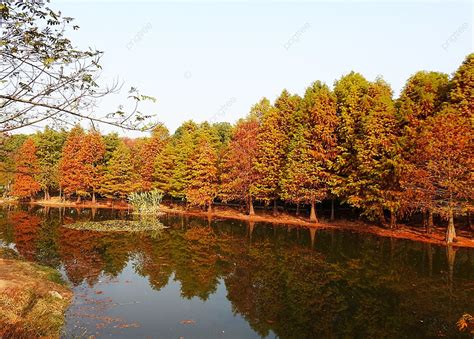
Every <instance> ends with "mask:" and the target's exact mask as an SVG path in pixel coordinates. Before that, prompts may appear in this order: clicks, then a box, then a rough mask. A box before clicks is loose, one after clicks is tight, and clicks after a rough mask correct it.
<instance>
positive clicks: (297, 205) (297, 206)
mask: <svg viewBox="0 0 474 339" xmlns="http://www.w3.org/2000/svg"><path fill="white" fill-rule="evenodd" d="M299 215H300V202H299V201H298V202H297V203H296V216H297V217H299Z"/></svg>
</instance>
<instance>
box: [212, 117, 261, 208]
mask: <svg viewBox="0 0 474 339" xmlns="http://www.w3.org/2000/svg"><path fill="white" fill-rule="evenodd" d="M258 125H259V123H258V120H257V119H256V118H255V117H252V116H251V117H249V118H248V119H246V120H241V121H239V122H238V123H237V127H236V128H235V131H234V134H233V138H232V140H231V142H230V144H229V147H228V149H227V152H226V155H225V160H224V165H223V167H224V171H223V174H222V184H221V189H220V191H221V192H220V196H221V197H222V199H223V200H224V201H228V200H234V199H235V200H243V201H246V202H247V204H248V208H249V214H250V215H254V214H255V212H254V209H253V199H254V194H255V192H254V191H255V183H256V180H257V178H258V173H257V171H256V169H255V166H254V161H255V158H256V155H257V135H258V128H259V127H258Z"/></svg>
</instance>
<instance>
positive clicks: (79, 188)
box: [59, 126, 105, 202]
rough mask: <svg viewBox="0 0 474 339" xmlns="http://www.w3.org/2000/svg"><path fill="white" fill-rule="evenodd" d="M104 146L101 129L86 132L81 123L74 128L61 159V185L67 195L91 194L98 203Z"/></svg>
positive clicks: (80, 195) (82, 195) (81, 195)
mask: <svg viewBox="0 0 474 339" xmlns="http://www.w3.org/2000/svg"><path fill="white" fill-rule="evenodd" d="M104 152H105V146H104V143H103V141H102V137H101V135H100V134H99V133H98V132H95V131H90V132H89V133H87V134H86V133H84V130H83V129H82V128H81V127H80V126H76V127H74V128H73V129H72V130H71V132H70V133H69V136H68V138H67V140H66V143H65V145H64V148H63V156H62V158H61V162H60V166H59V168H60V177H61V179H60V184H61V187H62V188H63V189H64V192H65V193H66V194H68V195H71V194H76V195H77V197H78V201H80V198H81V197H85V196H90V195H92V201H93V202H95V199H96V191H97V189H98V188H99V184H100V172H101V171H100V167H99V166H100V163H101V160H102V158H103V156H104Z"/></svg>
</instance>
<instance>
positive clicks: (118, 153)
mask: <svg viewBox="0 0 474 339" xmlns="http://www.w3.org/2000/svg"><path fill="white" fill-rule="evenodd" d="M137 177H138V175H137V173H135V171H134V167H133V161H132V153H131V151H130V149H129V148H128V147H127V146H126V145H125V144H124V143H123V142H120V143H119V144H118V145H117V147H116V149H115V150H114V151H113V152H112V156H111V157H110V159H109V160H108V161H107V165H106V167H105V169H104V170H103V173H102V175H101V183H100V188H99V193H100V194H102V195H104V196H106V197H109V198H120V199H125V198H126V197H127V195H128V194H130V193H131V192H133V191H135V190H137V189H139V186H138V184H137Z"/></svg>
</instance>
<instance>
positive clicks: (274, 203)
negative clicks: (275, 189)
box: [273, 199, 278, 217]
mask: <svg viewBox="0 0 474 339" xmlns="http://www.w3.org/2000/svg"><path fill="white" fill-rule="evenodd" d="M277 215H278V206H277V200H276V199H274V200H273V216H274V217H276V216H277Z"/></svg>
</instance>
